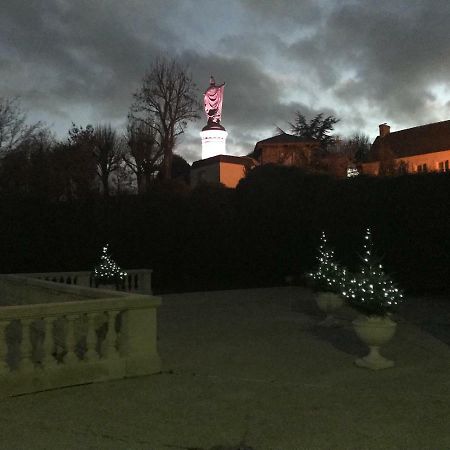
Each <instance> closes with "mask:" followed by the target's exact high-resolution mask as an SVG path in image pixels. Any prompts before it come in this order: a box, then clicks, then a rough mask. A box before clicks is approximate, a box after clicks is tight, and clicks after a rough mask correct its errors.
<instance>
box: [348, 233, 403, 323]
mask: <svg viewBox="0 0 450 450" xmlns="http://www.w3.org/2000/svg"><path fill="white" fill-rule="evenodd" d="M363 248H364V252H363V255H362V265H361V269H360V272H359V273H356V274H353V275H352V276H350V277H349V278H348V280H347V282H346V284H345V285H344V288H343V290H342V295H343V296H344V298H345V299H346V300H347V302H348V304H349V305H350V306H351V307H352V308H354V309H355V310H356V311H358V312H360V313H362V314H365V315H367V316H386V315H388V314H389V313H391V312H393V311H395V309H396V307H397V306H398V304H399V303H401V302H402V301H403V293H402V292H401V290H400V289H399V288H398V287H397V286H396V285H395V283H394V282H393V281H392V280H391V278H390V277H389V276H388V275H387V274H385V273H384V271H383V266H382V265H381V264H380V258H377V257H376V256H375V255H374V254H373V242H372V235H371V232H370V229H369V228H367V230H366V234H365V236H364V247H363Z"/></svg>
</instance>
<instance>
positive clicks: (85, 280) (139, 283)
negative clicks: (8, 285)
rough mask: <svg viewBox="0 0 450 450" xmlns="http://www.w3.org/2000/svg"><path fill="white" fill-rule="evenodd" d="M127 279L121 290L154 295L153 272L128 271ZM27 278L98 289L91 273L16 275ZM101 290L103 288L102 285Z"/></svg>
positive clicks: (148, 270)
mask: <svg viewBox="0 0 450 450" xmlns="http://www.w3.org/2000/svg"><path fill="white" fill-rule="evenodd" d="M126 272H127V277H126V279H125V280H124V282H123V284H122V286H120V288H121V290H124V291H128V292H136V293H140V294H150V295H151V294H152V272H153V271H152V270H151V269H131V270H126ZM16 275H19V276H25V277H27V278H38V279H40V280H46V281H53V282H55V283H64V284H74V285H76V286H84V287H96V286H95V283H94V280H93V278H92V276H91V272H88V271H79V272H43V273H21V274H16ZM99 288H102V286H101V285H100V286H99Z"/></svg>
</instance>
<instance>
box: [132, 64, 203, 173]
mask: <svg viewBox="0 0 450 450" xmlns="http://www.w3.org/2000/svg"><path fill="white" fill-rule="evenodd" d="M197 91H198V89H197V87H196V85H195V83H194V82H193V81H192V77H191V75H190V74H188V73H187V68H186V67H184V66H181V65H180V64H179V63H178V62H177V61H176V60H175V59H172V60H168V59H166V58H160V59H158V60H157V61H156V62H155V63H154V64H153V65H152V67H151V68H150V70H149V72H147V74H146V75H145V76H144V79H143V80H142V86H141V87H140V88H139V90H138V91H137V92H136V93H135V94H134V100H135V101H134V103H133V105H132V106H131V115H132V117H133V119H135V120H137V121H142V122H144V123H145V124H146V125H147V126H148V127H150V128H152V129H153V130H154V133H155V136H156V140H157V142H158V145H159V146H160V147H161V151H162V154H163V167H162V174H163V178H164V179H165V180H169V179H170V177H171V167H172V158H173V150H174V147H175V142H176V139H177V137H178V136H179V135H180V134H182V133H183V132H184V130H185V128H186V126H187V123H188V121H190V120H195V119H198V118H199V117H200V116H199V110H200V103H199V101H198V98H197V97H198V94H197Z"/></svg>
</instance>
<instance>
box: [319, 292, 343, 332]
mask: <svg viewBox="0 0 450 450" xmlns="http://www.w3.org/2000/svg"><path fill="white" fill-rule="evenodd" d="M343 302H344V301H343V299H342V298H341V297H340V296H339V295H338V294H336V293H334V292H317V293H316V303H317V306H318V308H319V309H320V310H321V311H323V312H324V313H325V314H326V317H325V319H323V320H322V321H321V322H319V325H320V326H322V327H336V326H339V325H340V322H339V320H338V319H336V318H335V317H334V316H333V314H332V313H333V312H334V311H336V310H337V309H339V308H340V307H341V306H342V304H343Z"/></svg>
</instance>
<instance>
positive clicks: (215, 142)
mask: <svg viewBox="0 0 450 450" xmlns="http://www.w3.org/2000/svg"><path fill="white" fill-rule="evenodd" d="M221 128H222V129H219V128H207V127H205V128H203V130H202V131H200V137H201V138H202V159H206V158H211V157H212V156H216V155H226V154H227V150H226V146H225V142H226V139H227V136H228V133H227V132H226V131H225V129H224V128H223V127H221Z"/></svg>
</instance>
